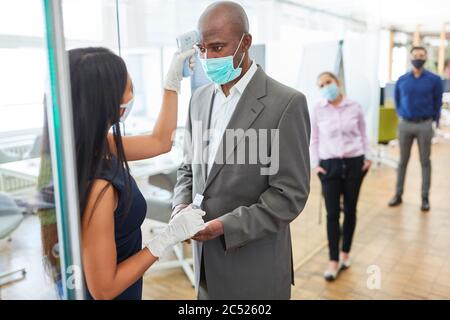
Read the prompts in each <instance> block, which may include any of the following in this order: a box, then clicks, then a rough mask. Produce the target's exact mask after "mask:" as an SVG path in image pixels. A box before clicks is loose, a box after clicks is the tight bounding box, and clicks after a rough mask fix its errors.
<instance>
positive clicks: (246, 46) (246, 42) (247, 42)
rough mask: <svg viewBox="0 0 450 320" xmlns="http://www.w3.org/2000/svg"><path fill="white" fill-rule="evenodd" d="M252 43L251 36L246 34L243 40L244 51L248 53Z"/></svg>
mask: <svg viewBox="0 0 450 320" xmlns="http://www.w3.org/2000/svg"><path fill="white" fill-rule="evenodd" d="M252 41H253V38H252V35H251V34H250V33H247V34H246V35H245V36H244V40H243V42H244V49H245V50H246V51H248V50H249V49H250V47H251V46H252Z"/></svg>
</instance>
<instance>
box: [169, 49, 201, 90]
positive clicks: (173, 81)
mask: <svg viewBox="0 0 450 320" xmlns="http://www.w3.org/2000/svg"><path fill="white" fill-rule="evenodd" d="M194 53H195V49H189V50H186V51H185V52H178V51H177V52H175V53H174V55H173V58H172V62H171V64H170V68H169V71H168V72H167V75H166V78H165V79H164V89H166V90H170V91H176V92H177V93H178V94H179V93H180V88H181V80H183V65H184V61H185V60H186V59H187V58H189V67H190V68H191V69H193V68H194V64H195V59H194V57H193V56H194Z"/></svg>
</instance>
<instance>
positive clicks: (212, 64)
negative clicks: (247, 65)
mask: <svg viewBox="0 0 450 320" xmlns="http://www.w3.org/2000/svg"><path fill="white" fill-rule="evenodd" d="M244 35H245V34H243V35H242V37H241V40H240V41H239V45H238V47H237V48H236V51H235V52H234V54H233V55H232V56H227V57H222V58H211V59H208V58H207V57H208V55H207V53H206V55H205V57H206V58H201V59H200V62H201V64H202V67H203V70H204V71H205V73H206V76H207V77H208V79H209V80H211V81H212V82H214V83H216V84H218V85H222V84H225V83H228V82H230V81H233V80H234V79H236V78H237V77H239V76H240V75H241V72H242V68H241V64H242V61H243V60H244V56H245V53H244V54H243V55H242V58H241V61H240V62H239V65H238V67H237V68H235V67H234V62H233V61H234V56H235V55H236V53H237V52H238V50H239V48H240V46H241V43H242V40H243V39H244Z"/></svg>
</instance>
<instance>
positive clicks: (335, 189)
mask: <svg viewBox="0 0 450 320" xmlns="http://www.w3.org/2000/svg"><path fill="white" fill-rule="evenodd" d="M363 164H364V157H363V156H361V157H355V158H346V159H328V160H321V161H320V166H321V167H322V168H324V169H325V170H326V171H327V173H326V174H319V178H320V181H321V183H322V193H323V197H324V199H325V207H326V209H327V235H328V247H329V250H330V260H333V261H339V244H340V240H341V227H340V224H339V217H340V213H341V196H342V198H343V205H344V206H343V209H344V224H343V228H342V231H343V232H342V233H343V237H342V251H343V252H346V253H349V252H350V249H351V246H352V239H353V233H354V231H355V226H356V205H357V203H358V196H359V190H360V188H361V183H362V180H363V178H364V176H365V174H366V172H363V171H362V167H363Z"/></svg>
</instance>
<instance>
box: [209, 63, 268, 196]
mask: <svg viewBox="0 0 450 320" xmlns="http://www.w3.org/2000/svg"><path fill="white" fill-rule="evenodd" d="M266 78H267V76H266V74H265V73H264V71H263V70H262V69H261V67H259V66H258V70H257V71H256V73H255V74H254V76H253V78H252V79H251V80H250V82H249V84H248V85H247V88H246V89H245V90H244V92H243V94H242V96H241V98H240V100H239V102H238V104H237V105H236V109H235V110H234V112H233V115H232V117H231V119H230V122H229V123H228V125H227V128H226V129H225V132H224V135H223V136H222V140H221V142H220V145H219V148H218V150H224V145H225V143H226V141H225V135H226V130H229V129H231V130H233V129H243V130H244V131H246V130H247V129H248V128H250V126H251V125H252V124H253V122H254V121H255V119H256V118H257V117H258V115H259V114H260V113H261V112H262V111H263V109H264V105H263V104H262V103H261V102H260V101H259V99H260V98H262V97H264V96H265V95H266V81H267V79H266ZM210 109H211V108H210ZM242 139H243V137H239V139H238V141H237V142H236V144H234V146H233V147H232V148H229V150H225V157H224V158H223V159H222V157H223V154H220V153H218V154H217V155H216V159H215V161H214V164H213V166H212V168H211V171H210V172H209V175H208V176H207V179H206V184H205V190H206V189H207V188H208V187H209V185H210V184H211V183H212V181H213V180H214V179H215V178H216V176H217V174H218V173H219V172H220V170H221V169H222V167H223V165H224V164H225V163H226V161H227V159H228V158H229V157H230V156H231V155H232V154H233V153H234V150H235V149H236V147H237V145H238V144H239V143H240V142H241V140H242ZM205 174H206V171H205Z"/></svg>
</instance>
